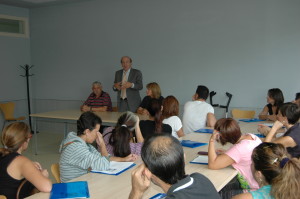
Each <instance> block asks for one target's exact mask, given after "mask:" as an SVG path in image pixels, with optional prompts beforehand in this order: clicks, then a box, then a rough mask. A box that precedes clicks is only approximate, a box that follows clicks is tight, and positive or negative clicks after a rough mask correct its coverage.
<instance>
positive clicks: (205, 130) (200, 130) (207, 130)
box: [195, 129, 214, 133]
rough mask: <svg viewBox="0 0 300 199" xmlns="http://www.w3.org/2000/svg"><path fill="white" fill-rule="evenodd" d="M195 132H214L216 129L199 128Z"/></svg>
mask: <svg viewBox="0 0 300 199" xmlns="http://www.w3.org/2000/svg"><path fill="white" fill-rule="evenodd" d="M195 132H197V133H213V132H214V130H213V129H198V130H197V131H195Z"/></svg>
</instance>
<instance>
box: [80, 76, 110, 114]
mask: <svg viewBox="0 0 300 199" xmlns="http://www.w3.org/2000/svg"><path fill="white" fill-rule="evenodd" d="M92 90H93V92H92V93H91V94H90V96H89V97H88V98H87V100H86V101H85V102H84V104H83V105H82V106H81V107H80V110H81V111H83V112H87V111H94V112H97V111H112V105H111V99H110V96H109V94H108V93H106V92H104V91H103V90H102V85H101V83H100V82H97V81H96V82H94V83H93V85H92Z"/></svg>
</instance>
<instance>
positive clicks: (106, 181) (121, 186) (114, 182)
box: [29, 133, 237, 199]
mask: <svg viewBox="0 0 300 199" xmlns="http://www.w3.org/2000/svg"><path fill="white" fill-rule="evenodd" d="M209 138H210V134H203V133H191V134H188V135H186V136H184V138H183V139H190V140H195V141H201V142H208V141H209ZM207 148H208V146H201V147H197V148H186V147H184V152H185V154H186V160H185V163H186V167H185V170H186V173H187V174H191V173H194V172H199V173H201V174H203V175H205V176H206V177H207V178H209V179H210V181H211V182H212V183H213V185H214V186H215V187H216V189H217V191H220V190H221V189H222V188H223V187H224V186H225V185H226V184H227V183H228V182H229V181H230V180H231V179H233V178H234V177H235V176H236V174H237V171H236V170H235V169H233V168H232V167H227V168H224V169H220V170H210V169H208V167H207V165H200V164H191V163H189V162H190V161H191V160H193V159H194V158H195V157H197V152H198V151H200V150H207ZM140 163H141V158H139V160H137V161H136V164H137V165H138V164H140ZM134 168H136V166H135V167H133V168H131V169H129V170H127V171H125V172H124V173H122V174H120V175H119V176H111V175H103V174H97V173H88V174H85V175H83V176H81V177H79V178H76V179H74V180H72V181H80V180H81V181H88V185H89V191H90V196H91V198H93V199H94V198H116V199H119V198H120V199H122V198H128V196H129V193H130V190H131V172H132V170H133V169H134ZM162 192H163V191H162V189H161V188H160V187H158V186H156V185H154V184H153V183H152V184H151V186H150V188H149V189H148V190H147V191H146V192H145V194H144V197H143V198H150V197H152V196H154V195H155V194H157V193H162ZM49 195H50V194H49V193H38V194H35V195H33V196H31V197H29V198H30V199H48V198H49Z"/></svg>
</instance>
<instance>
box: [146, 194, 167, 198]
mask: <svg viewBox="0 0 300 199" xmlns="http://www.w3.org/2000/svg"><path fill="white" fill-rule="evenodd" d="M166 196H167V194H165V193H158V194H156V195H154V196H152V197H151V198H149V199H162V198H165V197H166Z"/></svg>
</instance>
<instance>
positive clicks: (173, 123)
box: [163, 116, 182, 138]
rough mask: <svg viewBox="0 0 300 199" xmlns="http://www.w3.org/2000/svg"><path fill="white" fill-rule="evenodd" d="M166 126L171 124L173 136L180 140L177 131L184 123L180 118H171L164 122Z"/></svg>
mask: <svg viewBox="0 0 300 199" xmlns="http://www.w3.org/2000/svg"><path fill="white" fill-rule="evenodd" d="M163 123H164V124H169V125H170V126H171V127H172V135H173V136H174V137H176V138H178V135H177V131H179V130H180V129H181V128H182V123H181V120H180V118H179V117H177V116H171V117H169V118H166V119H164V120H163Z"/></svg>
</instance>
